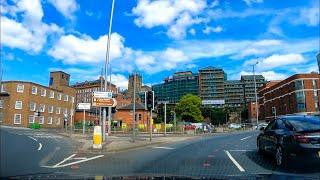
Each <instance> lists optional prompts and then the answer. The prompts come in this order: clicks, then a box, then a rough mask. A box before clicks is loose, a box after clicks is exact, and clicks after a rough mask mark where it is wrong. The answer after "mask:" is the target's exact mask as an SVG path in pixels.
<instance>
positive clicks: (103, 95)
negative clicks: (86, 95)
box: [92, 91, 112, 98]
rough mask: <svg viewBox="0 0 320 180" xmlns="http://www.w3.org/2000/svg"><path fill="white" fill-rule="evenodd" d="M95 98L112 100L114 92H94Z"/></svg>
mask: <svg viewBox="0 0 320 180" xmlns="http://www.w3.org/2000/svg"><path fill="white" fill-rule="evenodd" d="M92 97H93V98H112V92H98V91H97V92H93V96H92Z"/></svg>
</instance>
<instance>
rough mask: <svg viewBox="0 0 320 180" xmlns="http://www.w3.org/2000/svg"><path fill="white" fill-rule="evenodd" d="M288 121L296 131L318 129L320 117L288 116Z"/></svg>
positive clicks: (319, 128) (319, 127)
mask: <svg viewBox="0 0 320 180" xmlns="http://www.w3.org/2000/svg"><path fill="white" fill-rule="evenodd" d="M288 121H289V123H290V124H291V125H292V126H293V127H294V129H295V130H296V131H313V130H320V118H319V117H308V118H307V117H299V118H290V119H289V120H288Z"/></svg>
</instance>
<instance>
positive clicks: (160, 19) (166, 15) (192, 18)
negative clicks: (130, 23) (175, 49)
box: [132, 0, 207, 39]
mask: <svg viewBox="0 0 320 180" xmlns="http://www.w3.org/2000/svg"><path fill="white" fill-rule="evenodd" d="M206 6H207V4H206V1H205V0H184V1H175V0H155V1H150V0H139V1H138V4H137V6H136V7H134V8H133V9H132V14H133V15H134V16H136V19H135V20H134V22H135V24H136V25H137V26H139V27H146V28H153V27H156V26H164V27H168V32H167V35H168V36H169V37H171V38H173V39H181V38H183V37H185V35H186V31H187V29H188V28H189V27H190V26H191V25H193V24H197V23H200V22H201V21H202V19H200V18H198V17H197V15H199V14H200V13H201V12H202V10H204V9H205V8H206Z"/></svg>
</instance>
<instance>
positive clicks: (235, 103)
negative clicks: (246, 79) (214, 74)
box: [224, 80, 244, 108]
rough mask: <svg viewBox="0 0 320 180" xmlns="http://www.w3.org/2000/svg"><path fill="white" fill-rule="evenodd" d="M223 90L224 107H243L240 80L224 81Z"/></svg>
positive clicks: (242, 91) (242, 92)
mask: <svg viewBox="0 0 320 180" xmlns="http://www.w3.org/2000/svg"><path fill="white" fill-rule="evenodd" d="M224 90H225V103H226V106H228V107H234V108H240V107H242V106H243V105H244V98H243V97H244V90H243V83H242V82H241V81H240V80H229V81H225V84H224Z"/></svg>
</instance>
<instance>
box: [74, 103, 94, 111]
mask: <svg viewBox="0 0 320 180" xmlns="http://www.w3.org/2000/svg"><path fill="white" fill-rule="evenodd" d="M90 106H91V104H90V103H78V104H77V109H81V110H89V109H90V108H91V107H90Z"/></svg>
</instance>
